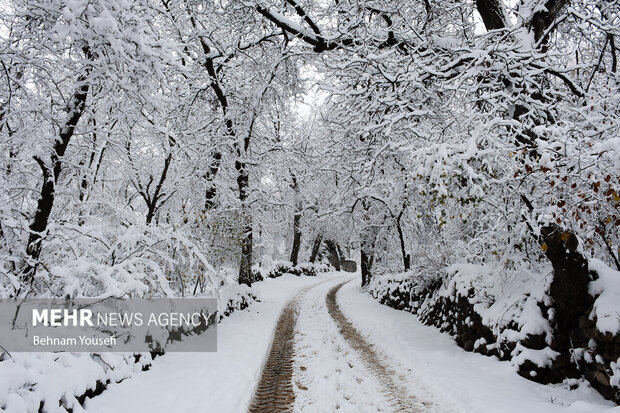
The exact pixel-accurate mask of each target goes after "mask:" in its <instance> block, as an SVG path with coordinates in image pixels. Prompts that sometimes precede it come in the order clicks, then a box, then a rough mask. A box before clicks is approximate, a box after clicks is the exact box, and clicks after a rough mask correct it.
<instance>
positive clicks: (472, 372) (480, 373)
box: [338, 283, 620, 413]
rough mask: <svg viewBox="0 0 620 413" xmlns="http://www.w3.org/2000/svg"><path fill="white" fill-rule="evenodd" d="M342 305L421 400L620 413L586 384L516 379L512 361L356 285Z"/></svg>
mask: <svg viewBox="0 0 620 413" xmlns="http://www.w3.org/2000/svg"><path fill="white" fill-rule="evenodd" d="M338 303H339V304H340V307H341V309H342V311H343V312H344V313H345V315H346V316H347V317H349V319H350V320H351V321H352V322H353V323H354V324H355V325H356V327H357V328H358V329H359V330H360V331H361V332H362V333H363V334H364V335H365V336H366V337H367V340H368V341H370V342H372V343H375V344H376V345H377V346H378V347H379V348H380V349H382V350H383V352H384V353H385V354H389V355H390V358H391V359H392V360H393V365H394V368H395V370H396V371H397V372H400V373H402V374H406V375H407V376H408V377H410V380H411V382H410V384H409V388H410V389H411V392H412V393H413V394H419V395H420V397H424V396H425V395H428V396H430V398H431V400H432V401H436V402H438V403H440V404H443V403H445V404H446V405H447V406H451V407H453V406H457V407H458V410H457V411H461V412H464V413H469V412H477V413H485V412H488V413H497V412H502V413H513V412H514V413H523V412H528V413H553V412H567V413H568V412H570V413H577V412H579V413H599V412H610V411H614V412H620V406H619V407H616V406H615V404H614V403H612V402H609V401H607V400H605V399H603V398H602V397H601V396H600V395H599V394H598V393H597V392H596V391H595V390H593V389H592V388H590V387H589V385H588V384H586V383H581V384H580V386H579V388H578V389H577V390H572V391H571V390H569V389H568V388H567V386H566V385H541V384H537V383H534V382H531V381H529V380H526V379H524V378H522V377H520V376H518V375H517V374H516V373H515V371H514V369H513V367H512V366H511V365H510V363H509V362H500V361H498V360H497V359H495V358H490V357H485V356H482V355H480V354H476V353H469V352H466V351H463V350H462V349H461V348H460V347H458V346H457V345H456V344H455V343H454V341H453V340H452V339H451V338H450V337H449V336H447V335H445V334H442V333H440V332H439V331H438V330H437V329H435V328H433V327H428V326H424V325H422V324H421V323H420V322H419V321H418V320H417V319H416V318H415V317H414V316H412V315H411V314H410V313H407V312H404V311H398V310H394V309H392V308H389V307H387V306H384V305H381V304H379V303H378V302H377V301H375V300H374V299H372V298H371V297H370V296H369V295H367V294H364V293H362V292H361V290H360V288H359V284H358V283H348V284H347V285H345V286H344V287H343V288H342V289H341V291H340V294H339V295H338ZM418 386H420V387H419V388H418ZM416 388H418V390H416Z"/></svg>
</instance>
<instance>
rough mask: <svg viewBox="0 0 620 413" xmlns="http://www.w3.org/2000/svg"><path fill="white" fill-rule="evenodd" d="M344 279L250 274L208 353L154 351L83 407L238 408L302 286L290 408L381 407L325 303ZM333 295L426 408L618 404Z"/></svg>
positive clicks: (350, 286) (399, 314)
mask: <svg viewBox="0 0 620 413" xmlns="http://www.w3.org/2000/svg"><path fill="white" fill-rule="evenodd" d="M347 279H351V275H350V274H344V273H329V274H320V275H319V276H317V277H295V276H292V275H289V274H287V275H284V276H282V277H280V278H276V279H266V280H265V281H264V282H261V283H257V284H256V285H255V290H256V291H257V292H258V294H259V296H260V299H261V302H260V303H256V304H253V305H252V306H251V307H250V309H249V310H245V311H238V312H235V313H234V314H233V315H231V316H230V317H229V318H228V319H226V320H224V321H223V322H222V323H221V324H220V326H219V327H218V329H219V330H218V334H219V338H218V352H217V353H184V354H183V353H174V354H167V355H165V356H164V357H161V358H159V359H156V360H155V362H154V363H153V366H152V368H151V370H150V371H148V372H144V373H140V374H137V375H135V376H134V377H132V378H130V379H127V380H125V381H123V382H122V383H120V384H113V385H110V386H109V388H108V390H106V391H105V392H104V393H103V394H102V395H100V396H97V397H96V398H94V399H90V400H87V402H86V403H85V411H87V412H97V413H105V412H114V413H116V412H119V411H136V412H142V411H144V412H147V411H148V412H154V413H157V412H170V411H175V412H194V411H197V410H198V409H204V410H206V411H213V412H230V413H234V412H245V411H246V410H247V406H248V405H249V403H250V400H251V397H252V395H253V392H254V389H255V386H256V383H257V381H258V378H259V376H260V372H261V368H262V365H263V362H264V360H265V357H266V354H267V352H268V349H269V346H270V341H271V336H272V334H273V331H274V327H275V324H276V322H277V319H278V316H279V313H280V311H281V309H282V308H283V307H284V305H285V303H286V302H287V301H288V300H289V299H290V298H291V297H293V296H294V295H295V294H296V292H297V291H300V290H301V289H302V288H304V287H307V286H312V287H313V288H311V289H310V290H309V291H308V292H307V293H306V295H305V296H304V298H303V299H302V301H301V305H300V308H301V311H300V314H299V318H298V324H297V328H296V350H295V354H296V360H295V365H294V372H293V381H294V384H293V387H294V391H295V396H296V398H295V405H294V407H293V411H295V412H313V413H331V412H334V411H341V412H344V413H347V412H351V413H357V412H379V411H391V407H390V404H389V400H388V399H386V395H385V394H384V393H382V391H381V387H380V385H379V383H377V380H376V379H375V378H374V377H373V376H372V375H371V374H369V372H368V371H367V370H366V368H365V366H364V364H363V363H362V361H361V359H360V357H359V355H358V354H357V353H356V350H354V349H352V348H351V347H350V346H349V345H348V344H347V342H346V341H345V340H344V339H343V337H342V336H341V335H340V334H339V331H338V328H337V327H336V324H335V323H334V321H333V320H332V319H331V318H330V316H329V314H328V312H327V309H326V304H325V295H326V293H327V291H329V290H330V289H331V288H332V287H334V286H335V285H337V284H338V283H340V282H342V281H346V280H347ZM337 301H338V303H339V305H340V307H341V309H342V311H343V312H344V314H345V315H346V316H347V317H348V318H349V320H350V321H351V322H353V324H355V325H356V327H357V328H358V329H359V330H360V332H361V333H362V335H363V336H364V337H365V338H366V340H367V341H369V342H370V343H371V344H374V346H375V349H376V350H377V351H379V352H381V353H382V354H383V355H386V357H385V363H386V365H387V367H388V368H389V369H391V370H393V371H394V375H395V377H398V379H399V380H402V383H403V385H405V386H406V388H407V390H408V391H409V392H410V393H411V394H412V395H414V396H416V398H417V399H418V400H421V401H424V402H426V403H427V405H428V409H427V410H428V411H429V412H431V413H432V412H442V413H460V412H463V413H466V412H473V411H475V412H480V413H486V412H488V413H497V412H503V413H517V412H518V413H521V412H524V411H527V412H529V413H554V412H571V413H602V412H612V411H614V412H620V407H615V406H614V404H613V403H612V402H609V401H606V400H604V399H603V398H602V397H601V396H600V395H599V394H598V393H597V392H596V391H594V390H593V389H592V388H591V387H590V386H589V385H588V384H586V383H584V382H582V381H576V380H572V381H567V382H566V383H564V384H561V385H541V384H537V383H534V382H531V381H528V380H525V379H523V378H521V377H519V376H518V375H517V374H515V372H514V370H513V368H512V367H511V365H510V363H509V362H500V361H498V360H497V359H494V358H489V357H484V356H481V355H479V354H475V353H468V352H465V351H463V350H462V349H461V348H459V347H458V346H457V345H456V344H455V343H454V342H453V341H452V339H451V338H450V337H449V336H447V335H445V334H442V333H440V332H439V331H438V330H437V329H435V328H432V327H427V326H424V325H422V324H421V323H420V322H419V321H418V320H417V319H416V317H415V316H413V315H411V314H410V313H407V312H403V311H397V310H393V309H391V308H389V307H387V306H384V305H381V304H379V303H378V302H377V301H376V300H374V299H372V298H371V297H370V296H369V295H367V294H366V293H364V292H363V291H361V289H360V288H359V278H358V277H355V279H353V281H352V282H349V283H347V284H345V286H344V287H343V288H342V289H341V291H340V292H339V294H338V296H337ZM387 355H389V356H387ZM569 386H576V387H577V388H576V390H569ZM76 411H79V410H76ZM425 411H426V410H425Z"/></svg>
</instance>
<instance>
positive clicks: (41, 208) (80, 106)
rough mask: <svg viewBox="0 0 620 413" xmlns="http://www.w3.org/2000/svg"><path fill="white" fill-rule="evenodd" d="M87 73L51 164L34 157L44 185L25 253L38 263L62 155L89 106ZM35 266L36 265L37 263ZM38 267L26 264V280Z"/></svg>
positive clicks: (74, 95) (79, 87) (55, 145)
mask: <svg viewBox="0 0 620 413" xmlns="http://www.w3.org/2000/svg"><path fill="white" fill-rule="evenodd" d="M83 51H84V54H85V55H86V56H87V58H90V57H91V56H90V51H89V50H88V48H84V50H83ZM85 72H86V73H85V74H83V75H80V76H79V77H78V79H77V82H76V85H77V88H76V90H75V92H74V93H73V97H72V98H71V101H70V102H69V104H68V107H67V112H68V118H67V120H66V122H65V124H64V126H63V127H62V129H61V130H60V135H59V139H57V140H56V142H55V143H54V146H53V149H52V153H51V155H50V163H49V164H45V162H44V161H42V160H41V159H40V158H38V157H35V160H36V161H37V163H38V164H39V166H40V167H41V171H42V174H43V184H42V186H41V193H40V194H39V200H38V201H37V211H36V213H35V215H34V219H33V221H32V223H31V224H30V231H31V232H30V236H29V237H28V244H27V246H26V254H27V255H28V256H29V257H30V258H32V260H33V261H35V262H36V261H37V260H38V259H39V255H40V254H41V239H42V237H43V233H44V232H45V230H46V229H47V224H48V221H49V217H50V213H51V212H52V207H53V206H54V198H55V186H56V183H57V182H58V177H59V176H60V173H61V172H62V157H63V156H64V155H65V152H66V150H67V146H68V145H69V141H70V140H71V138H72V137H73V134H74V132H75V128H76V126H77V124H78V122H79V121H80V118H81V117H82V115H83V114H84V110H85V108H86V98H87V97H88V91H89V84H88V83H86V79H87V77H88V75H89V73H90V69H89V68H88V67H86V68H85ZM34 265H35V266H36V264H34ZM35 266H33V265H31V264H27V265H26V268H25V269H24V272H23V276H22V279H23V281H24V282H29V281H32V278H33V277H34V270H35Z"/></svg>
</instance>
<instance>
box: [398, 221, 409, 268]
mask: <svg viewBox="0 0 620 413" xmlns="http://www.w3.org/2000/svg"><path fill="white" fill-rule="evenodd" d="M396 230H397V231H398V239H399V240H400V252H401V254H402V256H403V267H404V268H405V271H409V269H410V268H411V257H410V256H409V254H407V250H406V248H405V237H404V235H403V228H402V226H401V225H400V216H399V217H398V219H397V220H396Z"/></svg>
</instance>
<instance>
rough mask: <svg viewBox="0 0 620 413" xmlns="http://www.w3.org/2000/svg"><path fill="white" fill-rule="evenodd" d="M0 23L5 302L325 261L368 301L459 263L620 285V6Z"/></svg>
mask: <svg viewBox="0 0 620 413" xmlns="http://www.w3.org/2000/svg"><path fill="white" fill-rule="evenodd" d="M1 15H2V18H1V29H0V39H1V46H2V47H0V61H1V63H2V67H1V70H0V85H1V87H0V145H1V150H0V255H1V257H2V266H1V268H0V294H2V296H14V297H15V296H23V295H27V294H36V295H51V296H63V295H69V296H102V295H122V294H129V295H135V296H144V295H187V294H195V293H197V292H207V293H208V292H215V291H217V290H218V289H219V287H220V286H221V285H223V284H225V283H227V282H230V279H231V277H232V276H233V274H232V272H231V270H232V271H234V272H236V273H237V276H236V280H237V281H238V282H240V283H245V284H251V283H252V282H253V279H254V278H253V277H254V272H253V270H252V266H253V265H269V263H270V261H273V260H277V259H285V260H289V261H291V262H293V263H294V264H297V263H301V262H304V261H309V260H312V261H315V260H317V259H318V258H317V256H321V250H322V249H323V250H327V251H324V252H329V253H330V254H334V253H335V254H336V255H339V256H341V257H344V256H349V257H356V256H357V254H358V251H361V253H360V264H361V267H362V273H363V277H364V281H363V282H364V283H366V282H368V281H369V280H370V278H371V277H372V276H373V274H375V275H376V274H379V273H382V272H396V271H402V270H410V269H412V270H413V269H416V268H418V269H420V268H426V269H429V268H442V267H445V266H447V265H449V264H453V263H466V262H469V263H478V264H480V263H491V262H492V263H495V264H498V265H501V266H503V268H505V269H506V271H507V273H510V272H511V271H513V270H518V269H523V268H537V269H541V268H546V267H549V268H553V270H554V271H556V272H557V271H560V270H562V268H564V269H566V268H569V267H570V266H571V265H573V264H574V263H575V262H581V261H579V260H580V259H585V260H587V259H590V258H597V259H600V260H602V261H604V262H605V263H606V264H607V265H609V266H612V267H618V268H620V263H619V262H618V256H619V252H620V251H619V245H620V239H619V233H618V228H619V227H620V212H619V207H620V198H619V197H620V137H619V136H620V133H619V132H620V129H619V126H618V122H619V120H620V119H618V118H619V117H620V112H619V110H618V108H619V103H620V87H619V86H620V75H619V72H618V67H617V66H618V62H617V59H618V50H617V45H616V42H617V39H618V36H619V35H620V33H619V32H620V21H619V18H620V17H619V16H620V6H619V5H618V3H617V2H614V1H600V2H593V1H572V2H567V1H562V0H547V1H541V0H520V1H516V2H506V3H504V2H502V1H501V0H477V1H475V2H474V1H442V2H437V1H432V0H423V1H422V0H420V1H401V0H397V1H387V0H384V1H381V0H363V1H359V0H356V1H351V0H339V1H320V2H319V1H311V0H306V1H301V0H300V1H298V0H284V1H283V0H278V1H268V0H249V1H244V2H236V1H216V2H199V1H193V0H184V1H180V2H172V1H168V0H161V1H152V0H144V1H143V0H139V1H131V2H126V1H117V0H96V1H85V0H84V1H81V0H72V1H64V0H36V1H34V0H29V1H18V0H13V1H11V2H8V3H6V4H5V5H3V6H2V10H1ZM311 91H312V93H313V94H314V95H315V96H316V97H317V98H316V99H315V100H314V102H310V104H309V106H308V105H302V103H301V102H302V101H304V99H306V97H305V96H306V94H308V93H310V92H311ZM306 100H307V99H306ZM302 107H303V108H305V109H303V110H302ZM323 246H326V247H323ZM579 257H581V258H579ZM575 260H577V261H575Z"/></svg>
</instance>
